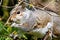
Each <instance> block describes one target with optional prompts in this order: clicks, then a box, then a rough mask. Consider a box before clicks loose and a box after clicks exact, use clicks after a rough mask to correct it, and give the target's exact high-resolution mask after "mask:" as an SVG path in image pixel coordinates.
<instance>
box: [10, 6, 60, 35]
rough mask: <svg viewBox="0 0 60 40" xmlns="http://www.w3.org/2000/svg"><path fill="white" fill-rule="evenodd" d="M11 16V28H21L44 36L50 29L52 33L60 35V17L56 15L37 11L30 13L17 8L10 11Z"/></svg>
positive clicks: (25, 9)
mask: <svg viewBox="0 0 60 40" xmlns="http://www.w3.org/2000/svg"><path fill="white" fill-rule="evenodd" d="M12 14H13V16H12V17H11V20H12V21H13V23H12V24H11V26H12V27H17V28H21V29H22V30H24V31H32V32H39V33H41V34H44V35H45V34H46V32H47V31H48V30H49V29H51V28H52V31H53V32H52V33H54V34H60V25H59V24H60V21H59V20H60V17H57V16H58V15H57V14H56V13H54V12H50V11H46V10H39V9H35V10H34V11H32V10H29V9H27V8H26V7H25V8H22V6H18V7H16V8H14V9H12V11H11V12H10V15H12ZM49 14H51V15H49ZM53 15H54V16H53ZM55 16H56V17H55ZM56 31H58V32H56ZM51 35H52V34H51Z"/></svg>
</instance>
